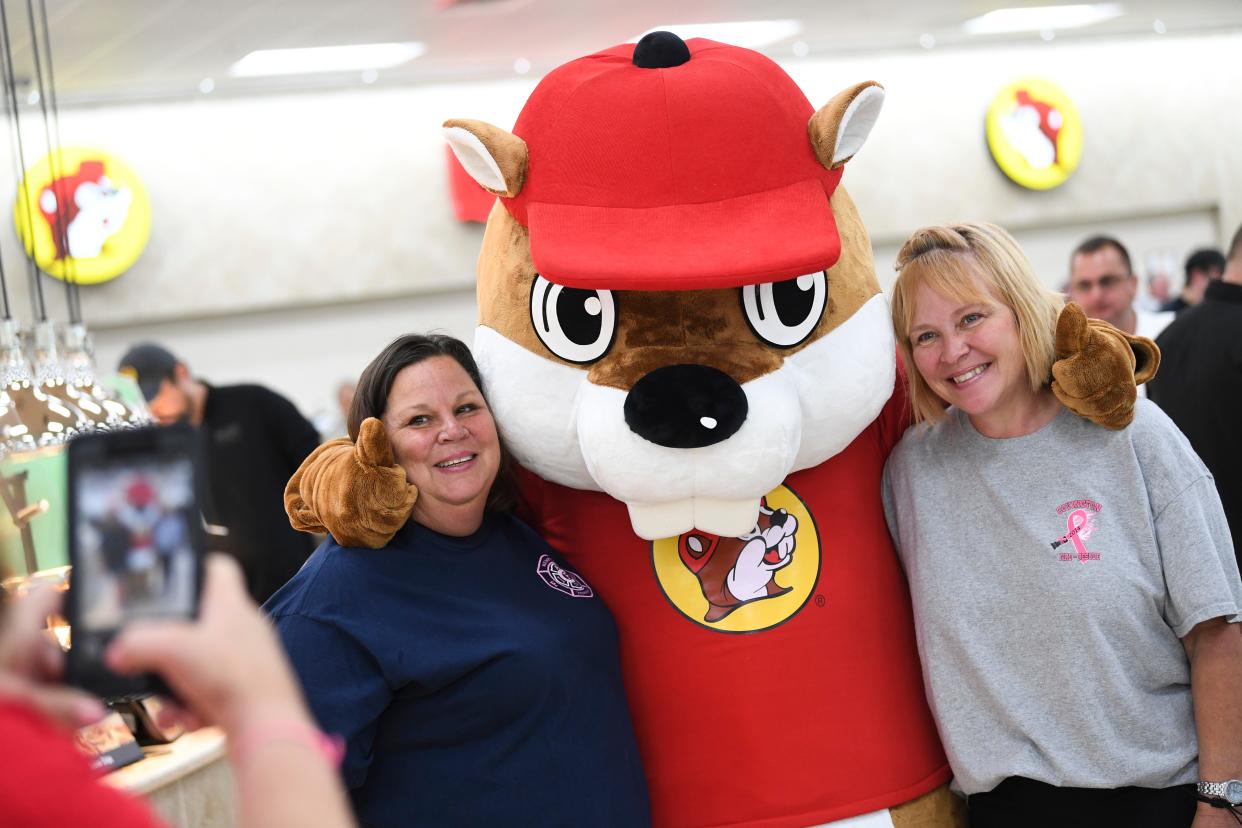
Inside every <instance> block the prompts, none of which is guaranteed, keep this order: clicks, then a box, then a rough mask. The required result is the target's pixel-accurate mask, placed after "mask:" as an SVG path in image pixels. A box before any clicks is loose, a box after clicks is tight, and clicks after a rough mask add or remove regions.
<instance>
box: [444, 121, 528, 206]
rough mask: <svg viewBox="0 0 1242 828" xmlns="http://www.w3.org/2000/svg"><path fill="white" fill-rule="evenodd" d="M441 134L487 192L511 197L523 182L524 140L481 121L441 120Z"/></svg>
mask: <svg viewBox="0 0 1242 828" xmlns="http://www.w3.org/2000/svg"><path fill="white" fill-rule="evenodd" d="M444 137H445V138H446V139H447V140H448V142H449V146H450V147H452V148H453V154H454V155H456V156H457V160H458V161H460V162H461V165H462V166H463V167H465V168H466V172H468V173H469V174H470V177H471V178H473V179H474V180H475V181H477V182H478V183H479V186H480V187H482V188H483V189H485V190H487V191H488V192H489V193H495V194H496V195H498V196H504V197H505V198H513V197H514V196H516V195H517V194H518V193H520V192H522V185H523V184H524V183H525V182H526V159H527V157H528V156H527V150H526V142H525V141H523V140H522V139H521V138H519V137H517V136H516V135H514V134H513V133H512V132H505V131H504V130H503V129H501V128H500V127H494V126H492V125H491V124H489V123H485V122H483V121H473V120H469V119H466V118H454V119H452V120H448V121H445V122H444Z"/></svg>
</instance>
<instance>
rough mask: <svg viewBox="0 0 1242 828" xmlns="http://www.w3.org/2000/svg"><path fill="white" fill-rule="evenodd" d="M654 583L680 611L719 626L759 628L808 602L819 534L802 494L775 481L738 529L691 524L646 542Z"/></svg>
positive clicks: (723, 628) (714, 627) (701, 622)
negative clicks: (718, 530)
mask: <svg viewBox="0 0 1242 828" xmlns="http://www.w3.org/2000/svg"><path fill="white" fill-rule="evenodd" d="M651 551H652V562H653V564H654V566H655V570H656V577H657V579H658V580H659V583H660V588H661V590H662V591H663V592H664V595H665V597H666V598H668V600H669V601H670V602H671V603H672V604H673V606H674V607H676V608H677V610H678V612H680V613H681V614H682V615H684V616H685V617H686V618H688V619H689V620H691V621H694V622H695V623H696V624H699V625H701V626H703V627H707V628H708V629H712V630H717V631H719V632H758V631H759V630H765V629H768V628H770V627H774V626H777V625H778V624H782V623H784V622H785V621H787V620H789V619H790V618H792V617H793V616H794V615H796V614H797V613H798V611H799V610H801V609H802V607H803V606H804V605H805V604H806V602H807V599H808V598H809V597H810V595H811V592H812V591H813V590H814V588H815V584H816V582H817V581H818V579H819V569H820V559H821V550H820V540H819V533H818V529H817V527H816V525H815V520H814V518H813V517H812V516H811V513H810V510H809V509H808V507H807V505H806V504H805V503H804V502H803V501H802V499H801V497H800V496H799V495H798V494H797V493H795V492H794V491H793V490H792V489H790V488H789V487H788V486H787V485H782V486H778V487H777V488H776V489H774V490H772V491H771V492H769V493H768V494H767V496H765V497H763V498H762V499H761V500H760V502H759V517H758V519H757V520H756V521H755V524H754V526H753V527H752V528H751V529H750V531H748V532H744V533H742V534H741V535H737V536H729V535H723V536H722V535H714V534H712V533H710V532H704V531H703V530H701V529H691V530H690V531H689V532H685V533H683V534H681V535H678V536H676V537H671V538H663V539H661V540H657V541H655V542H653V543H652V544H651Z"/></svg>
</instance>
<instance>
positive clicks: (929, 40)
mask: <svg viewBox="0 0 1242 828" xmlns="http://www.w3.org/2000/svg"><path fill="white" fill-rule="evenodd" d="M919 45H920V46H922V47H923V48H924V49H935V48H936V36H935V35H934V34H932V33H931V32H923V33H922V34H921V35H919Z"/></svg>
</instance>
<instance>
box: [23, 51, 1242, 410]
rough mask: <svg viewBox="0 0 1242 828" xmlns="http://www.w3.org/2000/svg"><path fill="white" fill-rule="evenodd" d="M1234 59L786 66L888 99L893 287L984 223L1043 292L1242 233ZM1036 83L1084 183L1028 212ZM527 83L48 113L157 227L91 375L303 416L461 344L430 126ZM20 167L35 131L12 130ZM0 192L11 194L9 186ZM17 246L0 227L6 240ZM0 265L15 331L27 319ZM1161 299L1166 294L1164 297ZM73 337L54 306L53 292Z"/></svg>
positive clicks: (833, 87)
mask: <svg viewBox="0 0 1242 828" xmlns="http://www.w3.org/2000/svg"><path fill="white" fill-rule="evenodd" d="M1238 54H1242V36H1240V35H1236V34H1235V35H1221V36H1195V37H1185V38H1173V37H1170V36H1167V35H1166V36H1165V37H1163V38H1161V37H1156V36H1154V35H1153V36H1152V37H1150V38H1146V39H1143V40H1128V41H1107V40H1105V41H1097V42H1082V41H1080V42H1077V43H1073V44H1060V43H1057V42H1055V41H1054V42H1053V43H1050V44H1039V45H1033V46H1030V47H1014V46H1007V47H1005V48H978V49H965V50H959V51H930V52H918V53H901V54H885V55H874V56H870V57H864V56H852V57H850V58H848V59H841V60H832V61H826V60H813V61H812V60H806V61H791V62H789V63H788V64H787V68H788V69H789V71H790V72H791V74H792V75H793V76H794V77H795V79H796V80H797V81H798V82H799V83H800V84H801V86H802V87H803V89H804V90H805V91H806V92H807V94H808V97H810V98H811V100H812V102H813V103H815V104H817V105H818V104H820V103H823V102H825V101H827V100H828V99H829V98H830V97H832V95H834V94H835V93H836V92H837V91H839V90H840V89H842V88H844V87H845V86H847V85H849V84H851V83H853V82H855V81H857V80H861V79H865V78H875V79H877V80H879V81H881V82H883V83H884V84H885V86H886V88H887V90H888V98H887V102H886V104H885V109H884V112H883V114H882V116H881V118H880V121H879V123H878V124H877V126H876V128H875V130H874V132H873V133H872V135H871V138H870V140H869V141H868V143H867V145H866V146H865V147H864V148H863V150H862V151H861V152H860V153H859V155H858V157H857V158H856V159H855V160H854V161H852V162H851V163H850V165H849V168H848V169H847V171H846V175H845V184H846V187H847V188H848V189H849V190H850V192H851V193H852V194H853V196H854V198H855V200H856V201H857V202H858V204H859V207H860V209H861V210H862V214H863V216H864V218H865V220H866V221H867V222H868V226H869V228H870V231H871V234H872V237H873V241H874V242H875V245H876V248H877V266H878V269H879V271H880V274H881V278H882V280H883V281H884V282H885V283H886V284H887V283H888V282H890V281H891V262H892V261H893V258H894V254H895V251H896V249H897V246H898V245H899V244H900V243H901V241H902V240H903V239H904V238H905V237H906V236H907V235H908V234H909V232H910V231H911V230H913V229H914V228H915V227H917V226H919V225H922V224H927V223H932V222H941V221H952V220H958V219H986V220H990V221H995V222H998V223H1000V224H1002V225H1005V226H1007V227H1009V228H1010V229H1011V230H1013V231H1014V232H1015V234H1016V235H1017V236H1018V238H1019V240H1020V241H1022V242H1023V243H1024V244H1025V245H1026V246H1027V249H1028V250H1029V252H1030V253H1031V256H1032V259H1033V260H1034V261H1035V264H1036V267H1037V270H1038V271H1039V272H1040V274H1041V276H1042V277H1043V278H1044V280H1045V281H1046V282H1047V283H1048V284H1049V285H1050V286H1052V285H1058V284H1060V283H1061V282H1062V281H1063V280H1064V278H1065V275H1066V274H1065V267H1066V259H1067V257H1068V253H1069V250H1070V249H1071V248H1072V247H1073V245H1074V244H1075V243H1076V242H1077V241H1079V240H1080V239H1081V238H1082V237H1084V236H1085V235H1087V234H1088V233H1090V232H1095V231H1097V230H1105V231H1113V232H1116V233H1118V234H1119V235H1121V236H1122V238H1123V240H1124V241H1126V242H1127V243H1128V244H1129V245H1130V247H1131V251H1132V253H1133V255H1134V259H1135V263H1136V265H1137V266H1138V267H1139V268H1140V269H1141V268H1142V267H1143V266H1144V264H1145V263H1146V262H1147V261H1148V260H1153V261H1155V260H1160V261H1169V260H1171V261H1173V262H1179V261H1180V260H1181V259H1182V258H1183V257H1184V255H1185V254H1186V253H1187V252H1188V251H1189V250H1190V249H1192V248H1194V247H1196V246H1200V245H1203V244H1216V245H1221V244H1223V243H1225V242H1226V241H1227V240H1228V236H1229V234H1231V233H1232V231H1233V230H1234V229H1235V228H1236V227H1237V226H1238V225H1239V224H1242V140H1240V139H1239V136H1242V106H1239V103H1242V92H1239V90H1242V64H1240V63H1239V61H1238V60H1237V55H1238ZM1024 74H1037V75H1041V76H1044V77H1047V78H1049V79H1050V80H1052V81H1054V82H1056V83H1058V84H1059V85H1061V86H1062V87H1063V88H1064V89H1065V90H1066V92H1067V93H1068V94H1069V96H1070V97H1071V98H1072V99H1073V100H1074V101H1075V102H1076V104H1077V107H1078V109H1079V113H1080V115H1081V116H1082V119H1083V122H1084V129H1085V141H1086V144H1085V149H1084V153H1083V158H1082V162H1081V164H1080V167H1079V169H1078V171H1077V173H1076V174H1075V176H1074V177H1073V178H1071V179H1070V181H1069V182H1067V183H1066V184H1065V185H1063V186H1062V187H1060V188H1058V189H1055V190H1052V191H1049V192H1042V193H1036V192H1031V191H1025V190H1021V189H1019V188H1018V187H1017V186H1015V185H1013V184H1011V183H1010V182H1009V181H1008V180H1007V179H1005V178H1004V177H1003V176H1002V175H1001V173H1000V172H999V171H998V170H997V169H996V168H995V166H994V165H993V163H992V161H991V160H990V158H989V156H988V155H987V151H986V146H985V141H984V135H983V118H984V112H985V109H986V107H987V105H988V102H989V101H990V99H991V97H992V95H993V94H994V93H995V91H996V90H997V89H998V88H999V87H1000V86H1001V85H1003V84H1004V83H1006V82H1008V81H1009V80H1011V79H1013V78H1014V77H1015V76H1018V75H1024ZM533 84H534V81H532V80H529V79H521V80H513V81H503V82H492V83H486V84H482V83H476V84H460V85H451V86H449V85H445V86H434V87H431V86H428V87H418V88H408V89H372V88H363V89H359V90H356V91H352V92H334V93H321V94H306V95H289V96H271V97H256V98H248V99H216V100H213V99H210V98H205V99H203V100H199V101H192V102H178V103H165V104H144V105H134V106H124V107H111V108H99V109H76V110H71V111H66V112H64V113H62V123H61V132H62V136H63V140H64V143H65V144H67V145H71V144H86V145H93V146H99V147H102V148H105V149H107V150H109V151H110V152H112V153H114V154H116V155H118V156H120V157H121V158H123V159H125V160H126V161H127V162H128V163H129V165H130V166H131V167H132V168H133V169H134V170H135V171H136V172H137V173H138V175H139V176H141V177H142V178H143V179H144V181H145V183H146V185H147V188H148V189H149V191H150V195H151V200H152V204H153V214H154V217H153V221H152V236H151V242H150V244H149V246H148V249H147V251H146V253H145V254H144V256H143V258H142V259H140V260H139V262H138V263H137V264H136V265H135V266H134V267H133V268H132V269H131V270H130V271H129V272H128V273H126V274H125V275H123V276H122V277H121V278H119V279H117V280H115V281H113V282H110V283H107V284H105V285H100V286H93V287H84V288H83V290H82V295H83V301H82V304H83V308H84V311H85V316H86V320H87V322H88V324H90V326H91V327H92V329H93V330H94V331H95V335H96V340H97V343H98V351H99V357H100V364H101V366H103V367H104V368H111V367H112V366H114V365H115V364H116V359H117V358H118V357H119V356H120V354H121V352H122V351H123V350H124V348H125V346H126V345H127V344H128V343H130V342H132V341H135V340H137V339H141V338H155V339H159V340H162V341H164V342H165V343H166V344H168V345H169V347H171V348H172V349H174V350H175V351H177V352H179V353H180V354H181V355H182V356H183V357H184V358H185V359H186V360H187V362H188V363H189V364H190V365H191V367H192V368H193V369H194V370H195V371H196V372H198V373H200V374H202V375H203V376H205V377H207V378H209V379H211V380H213V381H215V382H232V381H242V380H254V381H260V382H264V383H267V384H269V385H272V386H273V387H275V388H277V389H279V390H281V391H283V392H285V393H286V394H288V395H289V396H290V397H292V398H293V399H294V400H295V402H297V403H298V404H299V405H300V406H301V407H302V408H303V410H304V411H306V412H307V413H308V414H309V413H312V412H314V411H316V410H318V409H323V408H326V407H327V406H329V405H330V404H331V398H332V394H333V388H334V386H335V384H336V382H337V380H338V379H339V378H340V377H342V376H346V375H352V374H356V373H357V371H358V370H359V369H360V368H361V367H362V365H364V364H365V363H366V361H367V360H369V359H370V358H371V356H373V355H374V354H375V353H376V352H377V351H378V350H379V349H380V347H382V346H383V344H384V343H386V342H387V341H389V340H390V339H391V338H393V337H394V336H396V335H398V334H400V333H403V332H405V331H408V330H422V329H427V328H442V329H445V330H448V331H449V332H451V333H455V334H457V335H459V336H464V337H468V336H469V335H470V329H471V327H472V326H471V320H472V319H473V316H474V303H473V296H472V294H471V291H472V287H471V285H472V280H473V269H474V259H475V254H476V251H477V249H478V245H479V240H480V238H481V231H480V229H479V228H478V227H476V226H463V225H459V224H457V223H456V222H455V221H453V219H452V217H451V214H450V210H449V208H448V205H447V194H446V184H445V173H444V169H445V167H444V158H443V152H444V150H443V147H442V143H441V139H440V135H439V129H438V126H439V124H440V123H441V122H442V121H443V120H444V119H445V118H447V117H451V116H464V117H479V118H483V119H485V120H490V121H493V122H494V123H496V124H498V125H501V126H505V127H508V126H510V125H511V124H512V122H513V120H514V118H515V117H516V114H517V112H518V110H519V109H520V106H521V104H522V102H523V101H524V100H525V97H526V95H527V94H528V93H529V90H530V89H531V88H532V86H533ZM26 127H27V138H26V147H27V153H28V154H29V155H35V154H38V153H39V151H40V150H41V148H42V146H43V145H42V140H43V138H42V129H41V126H40V125H39V124H37V123H34V122H33V119H29V120H27V122H26ZM0 187H4V188H7V189H4V190H0V191H4V192H12V187H13V185H12V180H11V175H9V176H7V177H5V176H0ZM9 226H10V227H11V226H12V225H11V223H10V225H9ZM4 238H5V242H4V251H5V255H6V262H7V265H8V267H7V268H6V271H7V273H8V274H9V276H10V292H11V294H12V295H13V300H14V307H15V308H16V309H17V311H18V315H19V316H21V317H23V318H27V319H28V318H29V317H28V315H27V314H28V312H27V310H26V309H27V308H28V306H29V305H28V298H27V296H26V291H25V289H24V286H23V285H19V284H14V282H20V281H23V280H22V279H21V278H14V276H15V274H16V275H17V276H19V277H20V274H22V273H23V269H22V267H21V266H20V263H19V262H18V261H16V260H15V259H14V255H15V252H16V251H15V244H13V243H12V241H11V239H12V233H11V231H10V232H6V235H5V237H4ZM1174 276H1175V277H1176V278H1175V281H1176V279H1178V278H1180V272H1179V273H1176V274H1174ZM46 290H47V292H48V295H49V297H50V299H49V303H50V312H51V314H52V315H53V316H54V317H56V318H63V301H62V299H61V298H60V297H61V292H60V290H59V289H58V286H49V287H48V288H46Z"/></svg>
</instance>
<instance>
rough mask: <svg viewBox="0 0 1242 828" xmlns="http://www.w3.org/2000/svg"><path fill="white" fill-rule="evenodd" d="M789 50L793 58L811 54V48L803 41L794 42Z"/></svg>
mask: <svg viewBox="0 0 1242 828" xmlns="http://www.w3.org/2000/svg"><path fill="white" fill-rule="evenodd" d="M790 48H792V49H793V53H794V57H806V56H807V55H809V54H810V53H811V47H810V45H808V44H807V42H806V41H805V40H795V41H794V42H793V46H791V47H790Z"/></svg>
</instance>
